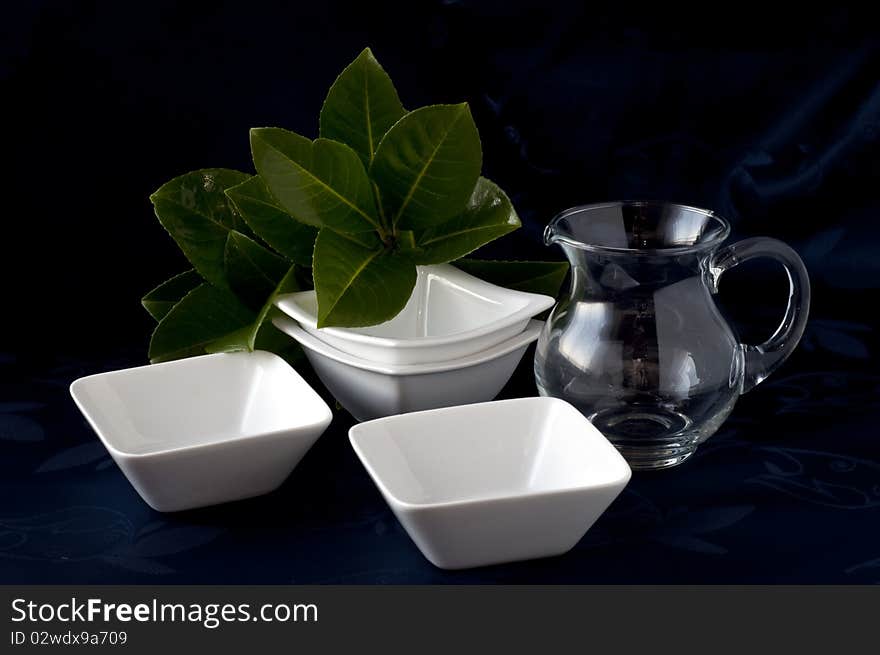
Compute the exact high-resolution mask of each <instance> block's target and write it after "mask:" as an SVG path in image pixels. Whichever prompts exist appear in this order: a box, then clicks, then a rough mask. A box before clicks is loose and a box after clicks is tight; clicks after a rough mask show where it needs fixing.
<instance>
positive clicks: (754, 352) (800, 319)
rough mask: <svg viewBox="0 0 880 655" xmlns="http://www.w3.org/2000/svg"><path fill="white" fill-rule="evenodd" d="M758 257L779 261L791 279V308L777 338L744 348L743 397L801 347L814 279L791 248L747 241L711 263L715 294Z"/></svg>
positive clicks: (775, 242)
mask: <svg viewBox="0 0 880 655" xmlns="http://www.w3.org/2000/svg"><path fill="white" fill-rule="evenodd" d="M754 257H769V258H770V259H775V260H776V261H778V262H779V263H780V264H782V266H783V268H785V273H786V275H788V289H789V292H788V307H786V309H785V316H784V317H783V319H782V323H780V324H779V327H778V328H776V331H775V332H774V333H773V335H772V336H771V337H770V338H769V339H767V341H765V342H764V343H762V344H761V345H759V346H752V345H748V344H741V346H740V347H741V348H742V350H743V355H744V358H745V374H744V375H743V388H742V393H745V392H746V391H749V390H751V389H753V388H754V387H755V386H756V385H757V384H759V383H760V382H762V381H763V380H764V379H765V378H766V377H767V376H768V375H770V374H771V373H772V372H773V371H775V370H776V368H777V367H779V365H780V364H782V362H784V361H785V360H786V359H787V358H788V356H789V355H790V354H791V352H792V351H793V350H794V348H795V346H797V344H798V341H800V338H801V336H802V335H803V333H804V328H805V327H806V325H807V314H808V313H809V311H810V278H809V276H808V275H807V268H806V266H804V262H803V261H801V258H800V257H798V254H797V253H796V252H795V251H794V250H792V248H791V247H789V246H788V245H787V244H785V243H783V242H782V241H779V240H777V239H771V238H770V237H754V238H751V239H743V240H742V241H738V242H736V243H733V244H731V245H729V246H725V247H724V248H722V249H720V250H719V251H718V252H717V253H715V254H714V255H713V256H712V259H711V260H710V262H709V278H710V284H711V289H712V292H713V293H718V282H719V280H720V279H721V276H722V275H723V274H724V272H725V271H727V270H728V269H730V268H732V267H734V266H736V265H737V264H740V263H742V262H744V261H748V260H749V259H753V258H754Z"/></svg>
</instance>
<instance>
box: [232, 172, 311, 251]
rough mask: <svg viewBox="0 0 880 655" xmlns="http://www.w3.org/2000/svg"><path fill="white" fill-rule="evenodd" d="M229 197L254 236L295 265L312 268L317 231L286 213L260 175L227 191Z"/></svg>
mask: <svg viewBox="0 0 880 655" xmlns="http://www.w3.org/2000/svg"><path fill="white" fill-rule="evenodd" d="M226 195H227V197H228V198H229V199H230V200H232V202H233V203H234V204H235V206H236V208H237V209H238V211H239V213H240V214H241V217H242V218H243V219H244V222H245V223H247V224H248V226H249V227H250V228H251V230H253V232H254V234H256V235H257V236H258V237H260V238H261V239H262V240H263V241H265V242H266V243H267V244H269V245H270V246H271V247H272V248H274V249H275V250H276V251H278V252H279V253H281V254H282V255H284V256H285V257H287V259H289V260H290V261H292V262H294V263H295V264H301V265H303V266H311V265H312V252H313V251H314V249H315V237H316V236H318V230H317V229H315V228H314V227H312V226H311V225H306V224H305V223H300V222H299V221H297V220H296V219H294V218H293V217H292V216H291V215H290V214H288V213H287V212H286V211H284V209H283V208H282V207H281V206H280V205H279V204H278V201H276V200H275V198H274V197H273V196H272V194H271V193H269V189H268V187H267V186H266V183H265V182H263V180H262V179H261V178H260V176H259V175H254V176H253V177H252V178H250V179H249V180H246V181H244V182H242V183H241V184H239V185H237V186H234V187H232V188H230V189H226Z"/></svg>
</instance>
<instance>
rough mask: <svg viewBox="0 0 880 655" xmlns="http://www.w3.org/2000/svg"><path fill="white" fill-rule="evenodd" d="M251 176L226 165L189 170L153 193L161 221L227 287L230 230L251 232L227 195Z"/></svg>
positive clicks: (206, 274) (211, 278) (206, 273)
mask: <svg viewBox="0 0 880 655" xmlns="http://www.w3.org/2000/svg"><path fill="white" fill-rule="evenodd" d="M248 177H249V176H248V175H247V174H245V173H241V172H239V171H233V170H229V169H225V168H207V169H204V170H200V171H193V172H192V173H186V174H185V175H181V176H180V177H176V178H174V179H173V180H171V181H170V182H167V183H165V184H163V185H162V186H161V187H159V189H158V190H157V191H156V192H155V193H154V194H153V195H151V196H150V200H152V202H153V207H154V209H155V212H156V216H157V217H158V218H159V222H160V223H161V224H162V226H163V227H164V228H165V229H166V230H167V231H168V233H169V234H170V235H171V238H173V239H174V241H175V242H176V243H177V245H178V246H179V247H180V249H181V250H182V251H183V254H184V255H186V258H187V259H188V260H189V261H190V263H192V265H193V268H195V269H196V270H197V271H198V272H199V273H200V274H201V276H202V277H203V278H205V279H206V280H207V281H208V282H210V283H211V284H213V285H214V286H216V287H226V286H227V284H226V275H225V269H224V252H225V250H226V237H227V235H228V234H229V230H238V231H240V232H246V233H247V232H250V230H249V229H248V227H247V226H246V225H245V224H244V221H242V219H241V217H240V216H238V213H237V212H236V210H235V208H234V207H233V205H232V203H231V202H230V201H229V199H228V198H227V197H226V195H225V194H224V191H225V190H226V189H228V188H229V187H231V186H235V185H237V184H241V183H242V182H244V181H245V180H246V179H247V178H248Z"/></svg>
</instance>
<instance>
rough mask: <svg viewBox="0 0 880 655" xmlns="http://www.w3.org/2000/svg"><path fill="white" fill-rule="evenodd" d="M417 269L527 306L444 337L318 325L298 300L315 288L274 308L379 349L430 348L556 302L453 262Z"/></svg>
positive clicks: (309, 328) (297, 293)
mask: <svg viewBox="0 0 880 655" xmlns="http://www.w3.org/2000/svg"><path fill="white" fill-rule="evenodd" d="M418 269H419V272H418V274H419V275H427V274H433V275H437V276H438V277H445V278H447V279H451V280H452V281H459V282H467V283H471V284H477V285H480V286H483V287H489V288H490V289H491V290H498V292H501V293H504V294H508V295H513V296H515V297H518V298H524V299H525V300H526V301H527V302H526V304H525V306H524V307H522V308H521V309H519V310H517V311H516V312H512V313H510V314H505V315H504V316H502V317H501V318H497V319H495V320H493V321H490V322H489V323H486V324H484V325H481V326H480V327H478V328H474V329H471V330H465V331H463V332H456V333H454V334H447V335H443V336H435V337H412V338H402V337H377V336H374V335H370V334H362V333H358V332H352V331H351V330H352V329H360V328H339V327H325V328H319V327H318V324H317V320H316V317H315V315H314V314H312V313H310V312H308V311H306V310H305V309H304V308H303V307H302V305H301V304H300V303H299V300H300V299H301V298H306V297H313V296H314V295H315V293H316V292H315V291H314V289H312V290H308V291H295V292H293V293H287V294H283V295H280V296H278V298H277V299H276V300H275V307H277V308H278V309H280V310H281V311H282V312H283V313H284V314H286V315H287V316H289V317H290V318H293V319H295V320H296V321H298V322H299V323H300V324H301V327H302V329H303V330H306V331H307V332H313V331H317V332H320V333H322V334H327V335H329V336H332V337H335V338H337V339H340V340H343V341H349V342H351V343H359V344H364V345H369V346H372V347H376V348H430V347H438V346H446V345H450V344H457V343H461V342H463V341H468V340H471V339H477V338H480V337H483V336H486V335H489V334H492V333H493V332H497V331H499V330H502V329H504V328H506V327H509V326H511V325H513V324H515V323H517V322H519V321H522V320H525V319H529V318H531V317H533V316H536V315H538V314H540V313H541V312H543V311H545V310H547V309H550V308H551V307H552V306H553V305H554V304H555V303H556V299H555V298H553V297H551V296H547V295H544V294H540V293H531V292H529V291H517V290H516V289H508V288H507V287H502V286H499V285H497V284H492V283H491V282H487V281H486V280H483V279H481V278H478V277H477V276H475V275H471V274H470V273H466V272H465V271H462V270H461V269H458V268H456V267H455V266H452V265H450V264H435V265H430V266H419V267H418ZM282 305H283V306H282ZM365 327H375V326H365Z"/></svg>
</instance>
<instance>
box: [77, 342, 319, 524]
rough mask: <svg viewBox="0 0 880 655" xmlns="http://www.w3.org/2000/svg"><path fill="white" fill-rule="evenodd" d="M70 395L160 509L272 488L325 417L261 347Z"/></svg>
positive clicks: (93, 380)
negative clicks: (250, 351) (259, 349)
mask: <svg viewBox="0 0 880 655" xmlns="http://www.w3.org/2000/svg"><path fill="white" fill-rule="evenodd" d="M70 393H71V395H72V396H73V399H74V401H75V402H76V404H77V406H78V407H79V409H80V411H81V412H82V413H83V416H85V418H86V420H88V422H89V423H90V424H91V426H92V428H93V429H94V430H95V432H96V433H97V434H98V437H99V438H100V439H101V441H102V442H103V443H104V446H105V447H106V448H107V450H108V451H109V452H110V455H111V456H112V457H113V459H114V460H115V461H116V463H117V464H118V465H119V468H120V469H122V472H123V473H124V474H125V476H126V477H127V478H128V480H129V482H131V484H132V486H133V487H134V488H135V489H136V490H137V492H138V493H139V494H140V495H141V498H143V499H144V501H145V502H146V503H147V504H148V505H150V507H152V508H153V509H155V510H158V511H160V512H174V511H178V510H184V509H191V508H194V507H202V506H205V505H214V504H217V503H223V502H227V501H231V500H238V499H241V498H248V497H251V496H258V495H260V494H264V493H267V492H269V491H272V490H273V489H275V488H276V487H278V486H279V485H280V484H281V483H282V482H283V481H284V479H285V478H286V477H287V476H288V475H289V474H290V472H291V471H292V470H293V468H294V467H295V466H296V465H297V464H298V463H299V461H300V459H302V457H303V455H305V453H306V451H307V450H308V449H309V448H310V447H311V446H312V444H313V443H314V442H315V441H316V440H317V439H318V437H319V436H321V434H322V433H323V432H324V430H325V429H326V428H327V426H328V425H329V424H330V421H331V419H332V413H331V412H330V408H329V407H328V406H327V404H326V403H325V402H324V401H323V400H322V399H321V397H320V396H319V395H318V394H317V393H315V391H314V389H312V388H311V387H310V386H309V385H308V383H307V382H306V381H305V380H303V379H302V378H301V377H300V375H299V374H298V373H297V372H296V371H294V370H293V369H292V368H291V367H290V365H289V364H287V362H285V361H284V360H283V359H281V358H280V357H278V356H277V355H274V354H272V353H268V352H262V351H256V352H252V353H245V352H240V353H223V354H217V355H204V356H202V357H193V358H191V359H181V360H177V361H173V362H166V363H163V364H154V365H151V366H140V367H137V368H129V369H123V370H119V371H111V372H109V373H99V374H97V375H90V376H87V377H84V378H80V379H78V380H76V381H75V382H74V383H73V384H72V385H70Z"/></svg>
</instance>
